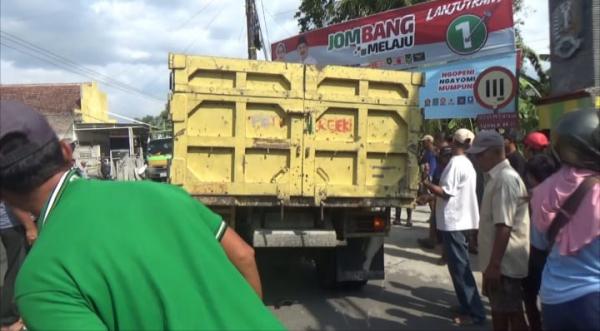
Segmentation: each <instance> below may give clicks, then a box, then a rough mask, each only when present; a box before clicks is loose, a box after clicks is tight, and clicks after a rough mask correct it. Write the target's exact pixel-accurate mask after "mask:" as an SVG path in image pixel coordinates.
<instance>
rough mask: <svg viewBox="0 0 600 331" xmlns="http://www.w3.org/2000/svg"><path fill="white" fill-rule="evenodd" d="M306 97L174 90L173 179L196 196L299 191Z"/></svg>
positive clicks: (283, 196) (281, 194) (279, 194)
mask: <svg viewBox="0 0 600 331" xmlns="http://www.w3.org/2000/svg"><path fill="white" fill-rule="evenodd" d="M302 106H303V103H302V100H295V99H283V98H280V99H271V98H255V97H240V96H219V95H204V94H203V95H200V94H188V93H175V94H173V95H172V97H171V100H170V109H171V115H172V118H173V131H174V139H173V140H174V150H173V160H172V165H171V172H170V173H171V182H172V183H173V184H177V185H182V186H183V187H184V188H185V189H186V190H188V192H190V193H192V194H193V195H209V196H210V195H214V196H219V195H240V196H247V195H257V196H263V195H268V196H276V197H278V198H280V199H282V200H285V199H287V198H289V196H290V195H300V194H301V184H302V183H301V179H302V163H301V162H302V160H301V155H300V151H301V148H302V135H303V126H304V119H303V116H302Z"/></svg>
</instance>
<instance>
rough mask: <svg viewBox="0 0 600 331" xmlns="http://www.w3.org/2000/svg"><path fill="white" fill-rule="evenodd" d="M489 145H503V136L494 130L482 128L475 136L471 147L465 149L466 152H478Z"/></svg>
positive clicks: (483, 150)
mask: <svg viewBox="0 0 600 331" xmlns="http://www.w3.org/2000/svg"><path fill="white" fill-rule="evenodd" d="M490 147H504V138H503V137H502V135H500V134H499V133H498V132H496V131H494V130H482V131H479V133H478V134H477V136H475V140H473V144H472V145H471V148H469V149H467V150H466V152H467V153H469V154H479V153H482V152H485V151H486V150H487V149H488V148H490Z"/></svg>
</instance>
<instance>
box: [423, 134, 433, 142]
mask: <svg viewBox="0 0 600 331" xmlns="http://www.w3.org/2000/svg"><path fill="white" fill-rule="evenodd" d="M421 141H430V142H433V136H431V135H428V134H426V135H424V136H423V138H421Z"/></svg>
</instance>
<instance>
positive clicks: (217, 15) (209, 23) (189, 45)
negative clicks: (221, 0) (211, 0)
mask: <svg viewBox="0 0 600 331" xmlns="http://www.w3.org/2000/svg"><path fill="white" fill-rule="evenodd" d="M224 9H225V7H222V8H221V10H219V12H218V13H217V14H216V15H215V16H213V18H212V19H211V20H210V21H209V22H208V24H206V26H204V27H202V30H205V29H208V28H209V27H210V26H211V25H212V24H213V22H214V21H215V20H216V19H217V17H219V15H221V13H222V12H223V10H224ZM201 37H204V36H202V35H199V36H198V37H197V38H196V39H194V40H192V42H191V43H189V44H188V45H187V47H186V48H185V49H184V50H183V53H187V51H188V50H189V49H190V48H191V47H192V46H193V45H194V44H195V43H196V42H197V41H198V40H199V39H200V38H201Z"/></svg>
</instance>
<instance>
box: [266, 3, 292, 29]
mask: <svg viewBox="0 0 600 331" xmlns="http://www.w3.org/2000/svg"><path fill="white" fill-rule="evenodd" d="M265 11H266V12H267V14H268V15H269V17H271V20H272V21H273V22H274V23H275V24H276V25H277V26H278V27H280V28H281V29H283V30H284V31H285V32H287V33H288V34H289V35H294V34H295V33H292V32H290V30H288V29H287V28H286V27H285V26H283V25H281V24H279V23H277V20H276V19H275V17H274V16H273V14H271V12H269V10H268V9H265Z"/></svg>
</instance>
